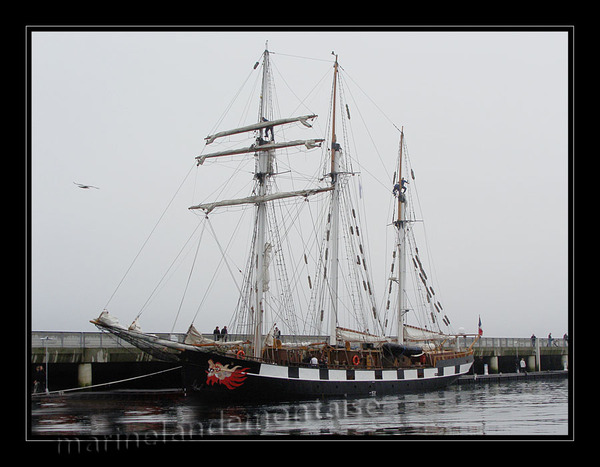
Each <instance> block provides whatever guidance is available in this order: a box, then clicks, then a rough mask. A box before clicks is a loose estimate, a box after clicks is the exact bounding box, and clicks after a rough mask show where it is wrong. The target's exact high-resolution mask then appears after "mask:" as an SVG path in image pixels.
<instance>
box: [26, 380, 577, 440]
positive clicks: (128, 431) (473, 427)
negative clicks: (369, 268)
mask: <svg viewBox="0 0 600 467" xmlns="http://www.w3.org/2000/svg"><path fill="white" fill-rule="evenodd" d="M568 405H569V393H568V382H567V379H555V380H545V381H540V380H537V381H535V380H534V381H525V382H516V381H515V382H505V383H500V384H497V383H496V384H479V385H467V386H464V385H463V386H451V387H449V388H447V389H444V390H441V391H433V392H426V393H420V394H405V395H398V396H385V397H377V396H373V397H368V398H362V399H331V400H320V401H306V402H293V403H281V404H261V405H258V404H246V405H239V404H238V405H230V406H226V405H220V406H219V405H211V404H206V403H201V402H199V401H197V400H192V399H191V398H185V397H183V396H179V395H177V396H173V395H170V396H167V395H165V394H160V393H158V394H155V395H153V396H152V397H148V396H147V395H146V396H144V395H141V394H127V395H123V394H114V393H113V394H111V393H102V394H99V395H94V394H90V393H87V394H84V393H77V394H76V393H71V394H70V395H68V396H67V395H63V396H53V397H46V398H44V399H43V400H39V401H34V402H32V406H31V433H32V435H33V436H34V437H38V436H40V435H52V436H53V437H64V438H65V439H66V438H69V437H78V436H81V437H86V436H88V437H89V436H93V437H97V438H98V437H102V439H109V440H120V441H121V442H124V440H129V441H130V442H132V443H133V442H134V441H135V442H137V443H140V442H142V441H143V442H152V441H157V440H165V439H166V440H167V441H169V440H172V441H180V440H191V439H199V438H211V437H220V436H245V435H250V436H254V437H256V436H258V435H260V436H277V435H293V436H295V437H297V438H302V437H305V436H313V437H314V436H323V437H327V436H331V435H333V436H336V437H339V436H351V435H365V434H370V435H377V436H381V437H385V436H388V437H391V436H394V435H421V436H435V437H444V436H448V435H449V436H453V435H460V436H463V437H464V436H470V435H475V436H479V437H481V436H487V435H493V436H496V435H502V436H508V437H515V436H535V435H552V436H556V435H565V436H566V435H568V434H569V433H568Z"/></svg>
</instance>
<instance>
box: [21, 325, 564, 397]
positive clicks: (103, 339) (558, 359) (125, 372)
mask: <svg viewBox="0 0 600 467" xmlns="http://www.w3.org/2000/svg"><path fill="white" fill-rule="evenodd" d="M156 335H158V336H159V337H161V338H163V339H169V340H173V341H177V342H183V339H184V334H181V333H177V334H160V333H157V334H156ZM205 337H208V338H210V339H212V337H213V336H212V334H205ZM282 337H283V340H284V341H285V340H286V336H282ZM230 338H231V339H235V338H236V336H230ZM301 340H304V341H314V342H316V341H319V340H320V339H319V338H318V337H316V336H302V337H301ZM472 343H473V338H472V337H466V338H461V347H465V346H466V347H468V346H469V345H471V344H472ZM450 345H451V344H450ZM473 350H474V356H475V361H474V363H473V368H472V370H471V374H475V375H477V377H478V378H480V375H483V374H484V366H486V365H487V369H488V376H489V377H490V378H491V377H493V376H495V375H499V374H503V375H508V374H514V373H517V372H518V371H519V363H520V360H521V359H524V361H525V363H526V368H527V371H528V372H529V373H531V372H540V370H541V372H546V371H558V370H566V369H568V362H569V356H568V354H569V347H568V343H567V342H565V341H563V339H553V341H552V342H551V345H548V341H547V340H546V339H543V338H539V339H538V340H537V341H536V342H535V345H532V342H531V339H529V338H495V337H487V338H482V339H480V340H479V341H478V342H476V343H475V345H474V346H473ZM46 362H47V363H48V386H49V390H59V389H60V390H62V389H68V388H73V387H87V386H90V385H96V384H102V383H106V382H111V381H116V380H120V379H127V378H130V377H137V376H142V375H146V374H150V373H153V372H160V371H162V370H165V369H169V368H175V367H176V366H177V365H175V364H173V363H165V362H161V361H158V360H156V359H154V358H153V357H152V356H151V355H148V354H146V353H144V352H142V351H141V350H139V349H137V348H136V347H134V346H132V345H131V344H129V343H128V342H125V341H123V340H122V339H119V338H117V337H115V336H113V335H111V334H107V333H103V332H55V331H52V332H50V331H49V332H44V331H34V332H32V333H31V369H32V372H33V369H34V368H35V367H36V366H39V365H43V366H44V368H45V364H46ZM517 374H518V373H517ZM178 378H179V379H178ZM179 380H180V372H177V371H173V372H167V373H164V374H163V373H161V374H160V375H159V376H157V377H153V378H148V379H147V380H144V379H141V380H139V382H137V383H136V384H139V386H140V387H144V386H145V387H153V388H169V387H174V386H175V385H176V384H175V383H174V382H176V381H179Z"/></svg>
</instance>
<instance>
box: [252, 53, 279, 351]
mask: <svg viewBox="0 0 600 467" xmlns="http://www.w3.org/2000/svg"><path fill="white" fill-rule="evenodd" d="M269 73H270V63H269V49H268V47H265V51H264V54H263V75H262V86H261V94H260V109H259V121H261V122H267V121H269V120H271V115H269V101H270V97H271V95H270V86H269ZM269 129H270V130H271V131H270V133H271V136H270V139H269ZM273 139H274V137H273V129H272V127H265V129H264V138H261V137H260V136H259V140H258V142H259V145H262V144H265V143H268V142H272V141H273ZM274 156H275V150H274V149H269V150H267V151H258V152H257V161H256V169H255V173H254V176H255V178H256V180H257V182H258V196H262V197H264V196H265V195H266V194H267V189H268V180H269V178H270V176H271V175H272V174H273V158H274ZM256 222H257V227H256V243H255V245H254V252H255V254H256V263H255V264H256V274H255V276H254V277H256V284H255V290H256V301H255V303H254V312H253V313H252V328H253V339H252V341H253V344H254V347H253V348H254V350H253V355H254V357H257V358H258V357H260V356H261V355H262V340H263V339H262V335H263V317H264V312H265V308H266V299H267V297H266V294H265V273H266V271H265V269H266V266H267V259H266V256H267V254H268V247H269V245H267V243H266V241H265V233H266V228H267V225H266V224H267V206H266V203H265V201H258V202H257V203H256Z"/></svg>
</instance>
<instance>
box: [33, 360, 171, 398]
mask: <svg viewBox="0 0 600 467" xmlns="http://www.w3.org/2000/svg"><path fill="white" fill-rule="evenodd" d="M180 368H182V366H181V365H180V366H176V367H174V368H168V369H166V370H161V371H156V372H154V373H149V374H147V375H141V376H133V377H132V378H126V379H120V380H117V381H109V382H108V383H100V384H93V385H91V386H84V387H81V388H70V389H61V390H58V391H48V392H38V393H33V394H32V396H45V395H49V394H62V393H65V392H71V391H80V390H83V389H91V388H98V387H100V386H108V385H110V384H118V383H124V382H125V381H132V380H134V379H140V378H147V377H148V376H154V375H158V374H160V373H166V372H167V371H173V370H178V369H180Z"/></svg>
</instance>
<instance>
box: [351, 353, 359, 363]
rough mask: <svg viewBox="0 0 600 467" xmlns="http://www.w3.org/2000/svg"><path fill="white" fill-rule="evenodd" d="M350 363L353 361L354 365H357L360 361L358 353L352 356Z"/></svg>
mask: <svg viewBox="0 0 600 467" xmlns="http://www.w3.org/2000/svg"><path fill="white" fill-rule="evenodd" d="M352 363H354V365H358V364H359V363H360V357H359V356H358V355H355V356H354V357H352Z"/></svg>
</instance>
